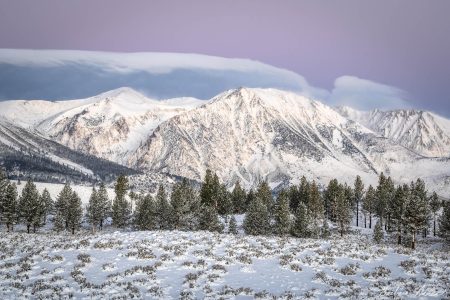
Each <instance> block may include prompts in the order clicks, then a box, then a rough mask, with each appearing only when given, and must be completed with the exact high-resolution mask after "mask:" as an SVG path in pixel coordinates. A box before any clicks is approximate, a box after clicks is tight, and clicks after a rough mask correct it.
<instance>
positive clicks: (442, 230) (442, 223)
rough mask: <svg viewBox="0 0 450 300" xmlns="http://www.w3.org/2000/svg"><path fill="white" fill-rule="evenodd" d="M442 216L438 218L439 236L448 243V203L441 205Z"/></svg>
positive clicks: (449, 208) (449, 222)
mask: <svg viewBox="0 0 450 300" xmlns="http://www.w3.org/2000/svg"><path fill="white" fill-rule="evenodd" d="M442 207H443V210H442V215H441V216H440V218H439V236H440V237H442V238H443V239H445V240H446V241H447V242H450V201H448V200H447V201H446V202H443V203H442Z"/></svg>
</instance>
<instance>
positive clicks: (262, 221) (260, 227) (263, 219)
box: [243, 196, 270, 235]
mask: <svg viewBox="0 0 450 300" xmlns="http://www.w3.org/2000/svg"><path fill="white" fill-rule="evenodd" d="M266 200H267V199H266ZM243 225H244V231H245V233H246V234H250V235H265V234H268V233H269V231H270V217H269V212H268V211H267V206H266V204H264V202H263V199H261V198H260V197H259V196H255V197H254V199H253V201H252V202H251V203H250V205H249V207H248V210H247V213H246V215H245V218H244V224H243Z"/></svg>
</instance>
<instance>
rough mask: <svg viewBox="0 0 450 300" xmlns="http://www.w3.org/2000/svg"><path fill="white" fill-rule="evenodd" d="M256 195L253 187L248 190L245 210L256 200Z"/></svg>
mask: <svg viewBox="0 0 450 300" xmlns="http://www.w3.org/2000/svg"><path fill="white" fill-rule="evenodd" d="M255 197H256V195H255V192H254V191H253V189H251V190H250V191H248V193H247V198H246V199H245V212H247V211H248V208H249V207H250V204H251V203H252V202H253V200H255Z"/></svg>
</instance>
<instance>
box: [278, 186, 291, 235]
mask: <svg viewBox="0 0 450 300" xmlns="http://www.w3.org/2000/svg"><path fill="white" fill-rule="evenodd" d="M274 216H275V233H276V234H277V235H281V236H284V235H286V234H288V233H289V231H290V227H291V216H290V211H289V198H288V193H287V192H286V191H281V192H280V193H279V194H278V198H277V203H276V205H275V213H274Z"/></svg>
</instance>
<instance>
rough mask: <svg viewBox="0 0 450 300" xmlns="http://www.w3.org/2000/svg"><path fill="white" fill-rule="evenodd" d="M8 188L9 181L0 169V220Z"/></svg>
mask: <svg viewBox="0 0 450 300" xmlns="http://www.w3.org/2000/svg"><path fill="white" fill-rule="evenodd" d="M8 186H9V180H8V178H7V177H6V173H5V172H4V171H3V170H2V169H0V219H1V217H2V214H3V213H4V205H5V204H4V202H5V201H6V199H5V198H6V193H7V189H8Z"/></svg>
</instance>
